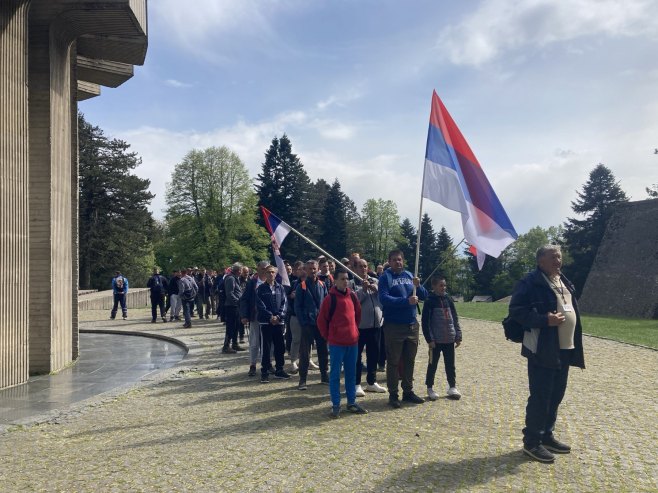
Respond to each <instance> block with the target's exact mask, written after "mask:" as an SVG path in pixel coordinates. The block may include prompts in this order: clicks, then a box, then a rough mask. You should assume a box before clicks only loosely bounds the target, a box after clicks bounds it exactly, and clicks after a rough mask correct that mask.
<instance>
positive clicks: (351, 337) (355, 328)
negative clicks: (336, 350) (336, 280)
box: [318, 286, 361, 346]
mask: <svg viewBox="0 0 658 493" xmlns="http://www.w3.org/2000/svg"><path fill="white" fill-rule="evenodd" d="M334 297H335V299H336V309H335V310H334V313H333V316H332V317H331V320H329V311H330V310H331V299H332V298H334ZM360 321H361V303H359V300H358V299H357V297H356V296H355V295H354V293H353V292H351V291H350V288H347V291H346V292H344V293H341V292H340V291H338V290H337V289H336V287H335V286H334V287H332V288H331V290H330V291H329V296H326V297H325V298H324V300H322V305H320V313H319V314H318V329H319V330H320V334H321V335H322V337H323V338H324V339H326V340H327V342H328V343H329V344H331V345H333V346H354V345H355V344H358V343H359V322H360Z"/></svg>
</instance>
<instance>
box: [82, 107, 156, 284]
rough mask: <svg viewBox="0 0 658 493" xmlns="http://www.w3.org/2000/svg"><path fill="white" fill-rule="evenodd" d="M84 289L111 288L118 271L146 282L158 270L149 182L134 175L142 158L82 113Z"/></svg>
mask: <svg viewBox="0 0 658 493" xmlns="http://www.w3.org/2000/svg"><path fill="white" fill-rule="evenodd" d="M78 146H79V161H80V167H79V176H80V179H79V194H80V210H79V221H80V222H79V231H80V237H79V241H80V247H79V248H80V287H82V288H94V289H107V288H108V283H109V279H111V278H112V275H113V274H114V271H115V270H117V269H118V270H120V271H121V272H122V273H124V274H125V275H126V276H127V277H128V278H129V279H130V281H131V285H134V286H140V285H145V284H146V280H147V279H148V277H149V275H150V274H149V273H150V272H151V269H152V268H153V265H154V262H155V257H154V255H153V249H152V244H151V240H152V235H153V218H152V216H151V213H150V212H149V211H148V209H147V207H148V205H149V204H150V203H151V200H152V199H153V197H154V195H153V194H151V193H150V192H149V191H148V188H149V185H150V181H149V180H147V179H142V178H139V177H138V176H136V175H134V174H132V173H131V172H132V170H134V169H135V168H136V167H137V166H139V165H140V164H141V162H142V161H141V158H140V157H139V156H138V155H137V153H135V152H130V151H129V149H130V145H129V144H127V143H126V142H124V141H122V140H118V139H109V138H108V137H106V136H105V135H104V133H103V130H101V129H100V128H99V127H96V126H93V125H91V124H90V123H88V122H87V121H86V120H85V118H84V116H83V115H82V113H78Z"/></svg>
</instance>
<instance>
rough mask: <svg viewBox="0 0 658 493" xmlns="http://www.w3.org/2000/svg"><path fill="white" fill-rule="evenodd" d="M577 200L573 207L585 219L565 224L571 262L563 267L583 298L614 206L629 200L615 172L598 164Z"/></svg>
mask: <svg viewBox="0 0 658 493" xmlns="http://www.w3.org/2000/svg"><path fill="white" fill-rule="evenodd" d="M577 194H578V198H577V200H575V201H573V202H571V208H572V209H573V211H574V212H575V213H576V214H580V215H582V216H585V218H584V219H575V218H569V219H568V220H567V222H566V223H565V224H564V227H565V231H564V241H565V242H566V246H567V251H568V253H569V256H570V257H571V260H572V263H571V264H570V265H565V266H564V272H565V274H566V275H567V276H568V277H569V278H570V280H571V281H572V282H573V283H574V285H575V286H576V294H577V295H578V296H580V293H581V292H582V289H583V287H584V285H585V281H586V280H587V276H588V274H589V271H590V269H591V267H592V264H593V263H594V259H595V258H596V252H597V251H598V249H599V245H600V244H601V240H602V239H603V234H604V233H605V228H606V225H607V223H608V219H609V218H610V216H611V215H612V213H613V211H614V209H615V206H616V205H617V204H619V203H620V202H627V201H628V197H627V196H626V193H624V191H623V190H622V189H621V187H620V186H619V183H618V182H617V181H616V180H615V177H614V175H613V174H612V171H610V170H609V169H608V168H607V167H606V166H605V165H603V164H599V165H598V166H596V167H595V168H594V169H593V170H592V171H591V172H590V174H589V179H588V180H587V182H586V183H585V185H584V186H583V188H582V190H581V191H579V192H577Z"/></svg>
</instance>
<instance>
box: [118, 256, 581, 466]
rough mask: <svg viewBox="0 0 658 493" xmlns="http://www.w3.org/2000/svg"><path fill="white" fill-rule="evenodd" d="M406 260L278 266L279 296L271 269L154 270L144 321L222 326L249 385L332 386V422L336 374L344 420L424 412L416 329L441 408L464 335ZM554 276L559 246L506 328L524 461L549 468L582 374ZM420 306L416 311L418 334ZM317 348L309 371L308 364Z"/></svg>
mask: <svg viewBox="0 0 658 493" xmlns="http://www.w3.org/2000/svg"><path fill="white" fill-rule="evenodd" d="M404 261H405V259H404V255H403V252H402V251H401V250H397V249H396V250H392V251H391V252H390V253H389V256H388V262H387V263H386V264H384V265H377V266H376V267H374V266H371V265H370V264H369V263H368V261H367V260H366V259H363V258H361V257H360V255H359V254H358V253H354V254H352V255H351V256H350V258H349V259H347V258H345V259H342V261H341V262H340V263H339V266H338V267H337V266H336V262H334V261H333V260H332V259H330V258H326V257H323V256H321V257H319V258H317V259H315V258H314V259H310V260H307V261H305V262H302V261H297V262H294V263H292V264H290V263H287V262H286V263H285V267H286V271H287V277H288V280H289V283H286V285H283V284H281V282H280V277H279V271H278V268H277V267H276V266H274V265H271V264H270V263H269V262H268V261H261V262H259V263H258V264H257V266H256V268H255V269H253V270H252V269H249V268H248V267H245V266H243V265H241V264H239V263H235V264H233V265H232V266H231V267H230V268H227V269H226V270H225V271H224V272H219V271H214V270H213V271H208V270H206V269H205V268H196V267H195V268H188V269H181V270H175V271H173V272H172V273H171V277H169V278H166V277H165V276H163V275H161V274H160V273H159V272H158V270H157V269H156V270H154V272H153V276H152V277H151V278H150V279H149V281H148V284H147V285H148V287H149V289H150V294H151V313H152V320H151V322H152V323H157V319H158V313H159V315H160V318H161V319H162V321H163V322H167V321H169V322H173V321H177V320H181V318H180V316H181V311H182V313H183V319H184V324H183V327H185V328H189V327H191V326H192V318H193V317H195V316H196V317H198V318H200V319H204V318H205V319H209V318H210V317H211V316H212V317H216V318H217V319H220V320H221V321H222V322H224V323H225V325H226V331H225V337H224V343H223V347H222V350H221V351H222V353H225V354H233V353H236V352H239V351H249V370H248V375H249V377H256V375H257V373H258V372H257V367H258V365H259V363H260V382H262V383H263V384H267V383H269V382H270V379H281V380H288V379H290V378H291V375H295V374H296V375H298V379H299V380H298V385H297V388H298V389H299V390H300V391H304V390H306V389H307V379H308V374H309V369H315V370H319V373H320V383H322V384H326V385H328V386H329V393H330V396H331V402H332V407H331V412H330V416H331V417H333V418H337V417H339V416H340V412H341V394H340V379H341V374H343V378H344V385H345V394H346V396H347V406H346V409H347V410H348V411H350V412H352V413H356V414H366V413H367V412H368V411H367V410H366V409H365V408H364V407H363V406H361V405H360V404H359V403H358V402H357V401H356V398H357V397H363V396H365V393H366V392H376V393H386V392H388V403H389V405H390V406H391V407H393V408H396V409H397V408H400V407H402V405H403V404H402V403H403V402H404V403H409V404H422V403H423V402H425V399H424V398H423V397H420V396H419V395H417V394H416V393H415V392H414V386H413V384H414V366H415V360H416V354H417V351H418V345H419V337H420V333H421V330H422V335H423V337H424V338H425V340H426V342H427V344H428V347H429V362H428V366H427V370H426V374H425V386H426V388H427V399H428V400H430V401H434V400H437V399H438V398H439V394H437V392H436V391H435V390H434V383H435V377H436V370H437V366H438V363H439V360H440V358H441V355H443V362H444V367H445V374H446V379H447V382H448V386H447V392H446V393H447V397H448V398H450V399H455V400H457V399H459V398H460V397H461V393H460V392H459V390H458V389H457V375H456V369H455V349H456V348H457V347H459V346H460V344H461V342H462V330H461V326H460V324H459V318H458V315H457V310H456V309H455V304H454V302H453V300H452V298H451V297H450V296H448V294H447V287H448V286H447V283H446V279H445V278H444V277H442V276H434V277H432V279H431V291H428V290H427V289H426V288H425V287H424V286H423V285H421V283H420V279H419V278H418V277H414V275H413V274H411V273H410V272H409V271H407V270H405V268H404ZM561 265H562V258H561V251H560V249H559V247H557V246H555V245H546V246H544V247H541V248H540V249H539V250H538V251H537V269H536V270H535V271H533V272H531V273H529V274H528V275H527V276H526V277H525V278H524V279H522V280H521V281H520V282H519V283H518V284H517V286H516V287H515V290H514V293H513V295H512V299H511V302H510V310H509V312H510V317H511V318H513V319H514V320H515V321H516V322H517V323H519V324H520V325H522V326H523V330H524V332H523V333H524V336H523V340H522V351H521V354H522V355H523V356H525V357H526V358H527V359H528V379H529V388H530V397H529V398H528V404H527V407H526V426H525V428H524V429H523V435H524V440H523V441H524V448H523V451H524V453H526V454H527V455H528V456H530V457H532V458H533V459H535V460H538V461H540V462H547V463H550V462H553V461H554V455H553V454H555V453H558V454H563V453H569V452H570V450H571V448H570V446H568V445H566V444H564V443H562V442H560V441H558V440H557V439H556V438H555V436H554V434H553V431H554V428H555V423H556V418H557V410H558V407H559V405H560V403H561V401H562V398H563V397H564V393H565V390H566V386H567V379H568V370H569V367H570V366H577V367H580V368H584V358H583V348H582V327H581V324H580V315H579V312H578V305H577V300H576V298H575V295H574V292H575V290H574V287H573V285H572V284H571V283H570V282H569V280H568V279H567V278H566V277H564V275H563V274H562V273H561V271H560V268H561ZM372 267H374V270H373V268H372ZM112 289H113V292H114V306H113V308H112V312H111V318H112V319H114V318H115V316H116V313H117V311H118V306H119V304H120V305H121V309H122V314H123V318H124V319H125V318H127V309H126V302H125V297H126V294H127V293H128V279H127V278H126V277H125V276H123V275H121V273H120V272H117V273H116V275H115V277H114V278H113V279H112ZM421 301H423V302H424V308H423V310H422V316H421V317H420V319H421V320H420V323H419V317H418V315H419V313H420V312H421V310H420V307H419V303H420V302H421ZM245 337H246V338H247V339H248V344H249V346H248V348H247V347H245V344H246V339H245ZM313 348H315V353H316V356H317V363H316V362H315V361H313V359H312V356H311V353H312V349H313ZM364 351H365V356H366V364H365V374H366V383H365V385H363V383H362V373H363V369H364V365H363V361H362V360H363V353H364ZM286 357H287V359H288V364H287V365H286ZM272 361H274V364H272ZM384 370H385V374H386V387H384V386H382V385H380V384H379V382H378V381H377V374H378V372H380V371H384ZM400 388H401V389H402V392H401V396H400Z"/></svg>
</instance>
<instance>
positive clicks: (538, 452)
mask: <svg viewBox="0 0 658 493" xmlns="http://www.w3.org/2000/svg"><path fill="white" fill-rule="evenodd" d="M523 453H524V454H525V455H527V456H529V457H532V458H533V459H535V460H536V461H539V462H543V463H545V464H550V463H552V462H554V461H555V456H553V454H551V453H550V452H549V451H548V450H546V449H545V448H544V446H543V445H542V444H539V445H537V446H536V447H532V448H528V446H527V445H524V446H523Z"/></svg>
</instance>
